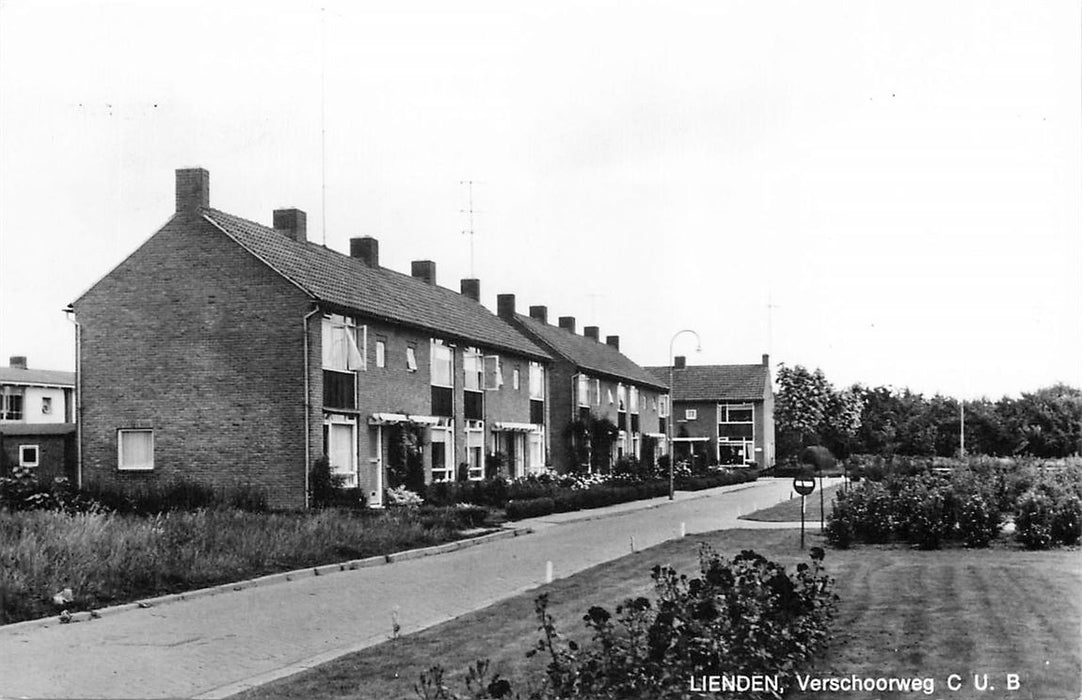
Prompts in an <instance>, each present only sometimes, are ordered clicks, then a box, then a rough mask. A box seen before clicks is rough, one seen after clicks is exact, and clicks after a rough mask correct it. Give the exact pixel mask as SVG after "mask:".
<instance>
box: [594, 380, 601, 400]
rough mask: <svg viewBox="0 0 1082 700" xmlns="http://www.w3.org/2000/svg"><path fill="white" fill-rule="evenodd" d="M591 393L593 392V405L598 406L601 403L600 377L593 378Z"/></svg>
mask: <svg viewBox="0 0 1082 700" xmlns="http://www.w3.org/2000/svg"><path fill="white" fill-rule="evenodd" d="M593 394H594V405H595V406H600V405H601V380H600V379H595V380H594V391H593Z"/></svg>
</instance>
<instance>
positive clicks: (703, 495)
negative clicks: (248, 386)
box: [0, 479, 793, 698]
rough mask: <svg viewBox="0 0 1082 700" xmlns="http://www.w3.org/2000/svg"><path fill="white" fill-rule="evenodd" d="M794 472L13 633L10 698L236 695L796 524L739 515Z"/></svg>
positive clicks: (775, 497)
mask: <svg viewBox="0 0 1082 700" xmlns="http://www.w3.org/2000/svg"><path fill="white" fill-rule="evenodd" d="M790 483H791V482H790V481H789V480H782V479H778V480H764V481H762V482H755V483H753V484H750V485H747V484H741V485H737V486H729V487H722V488H720V489H711V490H709V491H700V492H690V493H685V492H681V493H678V494H677V499H676V500H675V501H672V502H670V501H669V500H668V499H667V498H664V497H663V498H661V499H651V500H649V501H640V502H637V503H634V504H622V505H619V506H612V507H610V508H606V509H599V510H597V511H586V512H579V513H565V514H559V515H553V516H546V517H543V518H534V519H530V520H525V521H520V522H518V523H515V527H519V528H521V527H531V528H533V529H534V530H535V532H534V533H532V534H529V535H524V536H520V537H514V538H507V539H502V540H496V541H491V542H488V543H485V544H482V545H478V546H475V547H470V548H466V549H460V550H457V551H453V552H448V553H445V554H440V555H437V556H430V557H424V558H418V559H408V560H404V561H398V562H396V563H393V564H389V565H385V566H377V567H373V568H366V569H358V570H355V571H343V572H340V573H334V574H331V575H327V576H313V577H306V578H303V579H299V580H294V581H291V582H288V583H281V584H276V585H268V586H262V587H257V588H250V589H244V590H240V591H236V592H230V593H223V594H221V595H215V596H210V597H203V598H198V599H195V600H185V601H182V602H177V603H173V604H170V605H163V606H156V607H152V608H148V609H139V610H133V611H131V612H124V613H121V614H116V615H111V616H107V617H103V618H102V619H98V620H92V621H89V622H82V623H77V624H70V625H55V626H51V627H41V626H29V627H20V628H18V629H9V628H3V627H0V697H54V698H55V697H64V698H69V697H117V698H119V697H129V698H134V697H140V698H164V697H205V698H215V697H225V696H227V695H230V694H232V693H236V692H239V691H241V690H244V689H245V688H249V687H252V686H255V685H259V684H262V683H266V682H268V681H270V680H273V679H275V678H279V677H283V676H286V675H291V674H293V673H296V672H298V671H300V670H303V669H305V668H309V667H311V666H315V665H318V664H320V663H324V662H326V661H329V660H331V659H333V658H336V657H338V656H341V655H343V654H346V653H349V652H351V651H356V650H359V649H363V648H365V647H368V646H372V645H374V644H378V643H380V642H383V641H385V640H386V639H388V638H389V637H390V636H391V633H392V626H393V624H394V621H395V620H397V622H398V624H399V625H400V633H401V634H409V633H411V632H415V631H418V630H421V629H424V628H427V627H430V626H432V625H434V624H438V623H440V622H443V621H445V620H449V619H452V618H455V617H458V616H459V615H462V614H464V613H466V612H470V611H472V610H477V609H480V608H483V607H486V606H488V605H491V604H493V603H495V602H497V601H499V600H503V599H505V598H508V597H510V596H512V595H515V594H517V593H520V592H523V591H526V590H529V589H531V588H535V587H537V586H539V585H541V584H543V583H544V582H545V574H546V566H547V564H548V562H552V567H553V570H554V573H555V576H556V577H564V576H568V575H571V574H573V573H575V572H578V571H582V570H583V569H586V568H589V567H591V566H595V565H597V564H600V563H603V562H606V561H611V560H612V559H616V558H618V557H620V556H623V555H624V554H627V553H628V552H629V551H630V550H631V545H632V542H634V546H635V548H636V549H643V548H646V547H650V546H653V545H656V544H659V543H661V542H663V541H665V540H668V539H672V538H674V537H677V536H679V533H680V529H681V525H683V527H684V528H685V530H686V532H687V533H689V534H692V533H695V532H707V531H712V530H718V529H729V528H742V529H750V528H778V527H781V528H791V527H793V525H792V524H791V523H755V522H751V521H743V520H737V516H738V515H739V514H741V513H749V512H751V511H752V510H756V509H758V508H765V507H767V506H770V505H773V504H774V503H777V502H779V501H782V500H785V499H787V498H788V497H789V491H790Z"/></svg>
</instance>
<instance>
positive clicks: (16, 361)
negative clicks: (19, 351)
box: [10, 355, 26, 369]
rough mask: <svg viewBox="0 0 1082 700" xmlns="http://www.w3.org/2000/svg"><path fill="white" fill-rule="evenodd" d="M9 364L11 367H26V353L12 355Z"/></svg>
mask: <svg viewBox="0 0 1082 700" xmlns="http://www.w3.org/2000/svg"><path fill="white" fill-rule="evenodd" d="M10 365H11V368H12V369H26V355H12V356H11V362H10Z"/></svg>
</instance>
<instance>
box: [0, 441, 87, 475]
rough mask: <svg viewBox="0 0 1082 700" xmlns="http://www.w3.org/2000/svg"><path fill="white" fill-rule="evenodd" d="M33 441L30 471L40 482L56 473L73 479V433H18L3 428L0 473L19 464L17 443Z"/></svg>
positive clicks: (7, 471)
mask: <svg viewBox="0 0 1082 700" xmlns="http://www.w3.org/2000/svg"><path fill="white" fill-rule="evenodd" d="M21 445H36V446H37V448H38V466H37V467H33V468H32V470H33V473H34V474H35V475H36V476H37V477H38V479H40V480H41V481H42V482H43V483H51V482H52V480H53V479H55V478H57V477H65V478H67V479H69V480H71V481H73V482H74V479H75V433H74V432H70V433H66V434H63V435H42V434H30V435H19V434H17V433H15V434H12V433H11V432H10V429H9V431H6V432H5V434H3V435H0V475H4V476H6V475H8V474H10V473H11V470H12V469H13V468H15V467H18V466H19V447H20V446H21Z"/></svg>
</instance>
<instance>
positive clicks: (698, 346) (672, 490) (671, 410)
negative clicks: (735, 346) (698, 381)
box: [665, 328, 703, 501]
mask: <svg viewBox="0 0 1082 700" xmlns="http://www.w3.org/2000/svg"><path fill="white" fill-rule="evenodd" d="M684 333H691V334H692V335H693V336H695V352H702V349H703V342H702V340H700V339H699V334H698V333H696V332H695V331H693V330H691V329H690V328H685V329H684V330H682V331H676V333H674V334H673V337H672V340H670V341H669V422H668V423H667V424H666V425H665V428H666V430H665V432H666V433H668V438H669V500H670V501H671V500H673V497H674V496H675V494H676V486H675V483H674V481H673V462H675V461H676V455H674V454H673V439H672V438H673V435H672V429H673V421H674V420H675V419H676V407H675V405H674V404H675V401H673V398H674V394H675V393H676V392H675V391H674V387H673V364H674V362H675V361H674V360H673V354H672V348H673V343H675V342H676V339H677V338H678V337H679V336H680V335H682V334H684Z"/></svg>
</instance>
